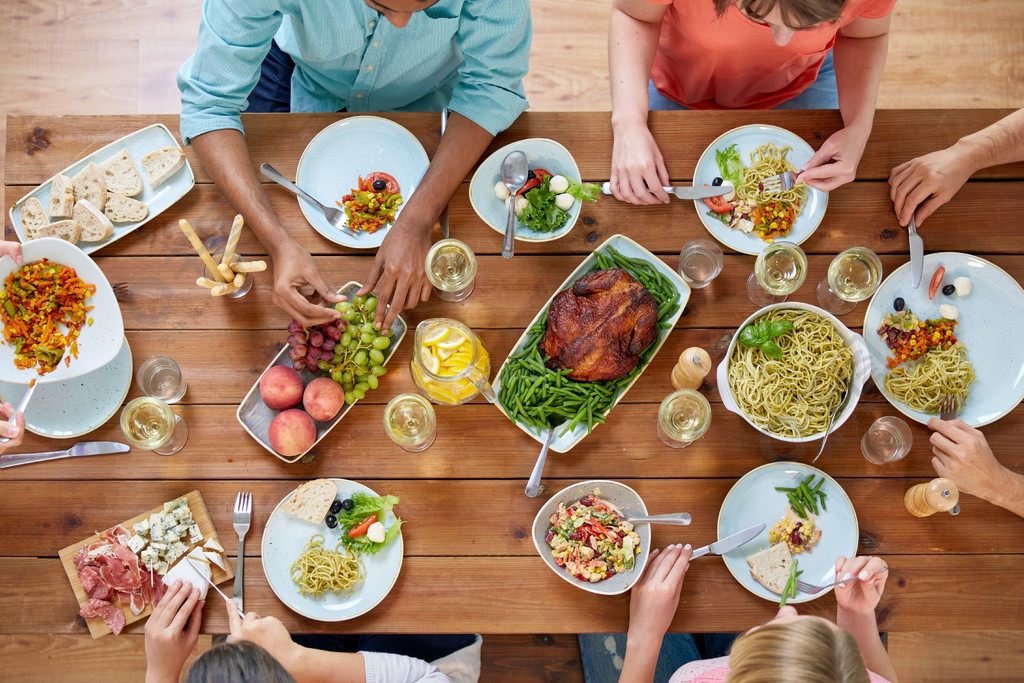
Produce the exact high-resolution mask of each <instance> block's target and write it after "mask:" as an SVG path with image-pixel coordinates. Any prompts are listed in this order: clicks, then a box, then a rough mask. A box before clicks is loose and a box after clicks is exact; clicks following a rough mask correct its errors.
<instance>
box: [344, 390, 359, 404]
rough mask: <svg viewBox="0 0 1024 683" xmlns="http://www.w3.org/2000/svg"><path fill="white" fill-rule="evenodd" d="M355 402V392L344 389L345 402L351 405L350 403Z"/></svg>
mask: <svg viewBox="0 0 1024 683" xmlns="http://www.w3.org/2000/svg"><path fill="white" fill-rule="evenodd" d="M355 402H356V394H355V392H353V391H346V392H345V403H348V404H350V405H351V404H353V403H355Z"/></svg>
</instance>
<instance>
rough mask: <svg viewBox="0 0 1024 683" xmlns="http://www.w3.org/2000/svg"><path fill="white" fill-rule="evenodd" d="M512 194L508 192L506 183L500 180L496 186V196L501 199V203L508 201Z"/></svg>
mask: <svg viewBox="0 0 1024 683" xmlns="http://www.w3.org/2000/svg"><path fill="white" fill-rule="evenodd" d="M510 194H512V193H511V192H509V191H508V187H507V186H506V185H505V183H503V182H501V181H500V180H499V181H498V182H496V183H495V184H494V196H495V197H497V198H498V199H500V200H501V201H505V200H506V199H508V197H509V195H510Z"/></svg>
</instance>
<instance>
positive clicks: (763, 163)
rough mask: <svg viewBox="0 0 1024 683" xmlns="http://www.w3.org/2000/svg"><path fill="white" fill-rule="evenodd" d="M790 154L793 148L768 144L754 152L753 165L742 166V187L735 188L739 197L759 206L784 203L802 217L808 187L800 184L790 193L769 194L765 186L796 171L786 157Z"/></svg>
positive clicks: (770, 192) (751, 156) (751, 158)
mask: <svg viewBox="0 0 1024 683" xmlns="http://www.w3.org/2000/svg"><path fill="white" fill-rule="evenodd" d="M791 151H793V148H792V147H789V146H787V147H779V146H778V145H776V144H775V143H773V142H768V143H765V144H763V145H761V146H760V147H758V148H757V149H755V150H754V151H753V152H751V153H750V164H749V165H746V166H744V167H743V184H742V185H740V186H739V187H737V188H736V194H738V195H739V196H740V197H742V198H743V199H747V200H750V201H751V202H754V203H757V204H765V203H768V202H782V203H783V204H786V205H788V206H791V207H793V211H794V213H795V214H796V215H798V216H799V215H800V211H801V209H803V205H804V200H805V199H806V198H807V191H806V185H804V184H803V183H797V184H796V185H794V186H793V187H792V188H790V189H789V190H782V189H780V190H778V191H769V190H766V189H764V186H763V183H764V181H765V180H766V179H768V178H771V177H773V176H777V175H779V174H780V173H782V172H784V171H796V170H797V169H796V166H794V165H793V163H792V162H791V161H790V160H789V159H787V158H786V155H787V154H789V153H790V152H791Z"/></svg>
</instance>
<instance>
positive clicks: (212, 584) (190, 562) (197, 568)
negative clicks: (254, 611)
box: [185, 555, 245, 619]
mask: <svg viewBox="0 0 1024 683" xmlns="http://www.w3.org/2000/svg"><path fill="white" fill-rule="evenodd" d="M185 559H186V560H188V563H189V564H190V565H192V568H193V569H195V570H196V574H199V576H201V577H203V580H204V581H206V583H208V584H210V588H212V589H213V590H215V591H217V592H218V593H220V597H222V598H224V600H225V601H227V602H231V600H229V599H228V596H226V595H224V591H222V590H221V589H219V588H217V584H215V583H214V582H213V581H211V580H210V579H209V578H207V576H206V574H204V573H203V572H202V571H200V569H199V566H198V565H196V561H195V560H193V559H192V558H191V557H189V556H188V555H186V556H185ZM231 604H232V605H235V603H233V602H231ZM235 609H237V610H238V616H240V617H241V618H242V619H245V612H243V611H242V608H241V607H239V606H238V605H235Z"/></svg>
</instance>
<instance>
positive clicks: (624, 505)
mask: <svg viewBox="0 0 1024 683" xmlns="http://www.w3.org/2000/svg"><path fill="white" fill-rule="evenodd" d="M623 513H625V514H627V515H646V514H647V506H646V505H644V501H643V500H642V499H641V498H640V495H639V494H638V493H637V492H636V491H634V490H633V489H631V488H630V487H628V486H626V485H625V484H620V483H618V482H616V481H609V480H604V479H592V480H589V481H582V482H580V483H578V484H573V485H572V486H567V487H566V488H564V489H562V490H561V491H559V492H558V493H556V494H555V495H553V496H552V497H551V499H550V500H548V502H546V503H545V504H544V507H542V508H541V509H540V511H539V512H538V513H537V516H536V517H535V518H534V520H533V544H534V546H536V548H537V552H538V553H540V556H541V557H542V558H543V559H544V562H545V563H546V564H547V565H548V566H549V567H551V570H552V571H553V572H555V573H556V574H558V576H560V577H562V579H564V580H565V581H568V582H569V583H571V584H573V585H574V586H576V587H578V588H582V589H583V590H585V591H590V592H591V593H598V594H601V595H618V594H619V593H625V592H626V591H628V590H629V589H630V588H632V587H633V584H635V583H636V582H637V581H639V580H640V577H641V576H642V575H643V573H644V566H645V565H646V564H647V558H648V556H649V555H650V547H651V525H650V524H637V525H636V526H634V525H633V524H631V523H630V522H627V521H625V520H624V519H623Z"/></svg>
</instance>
